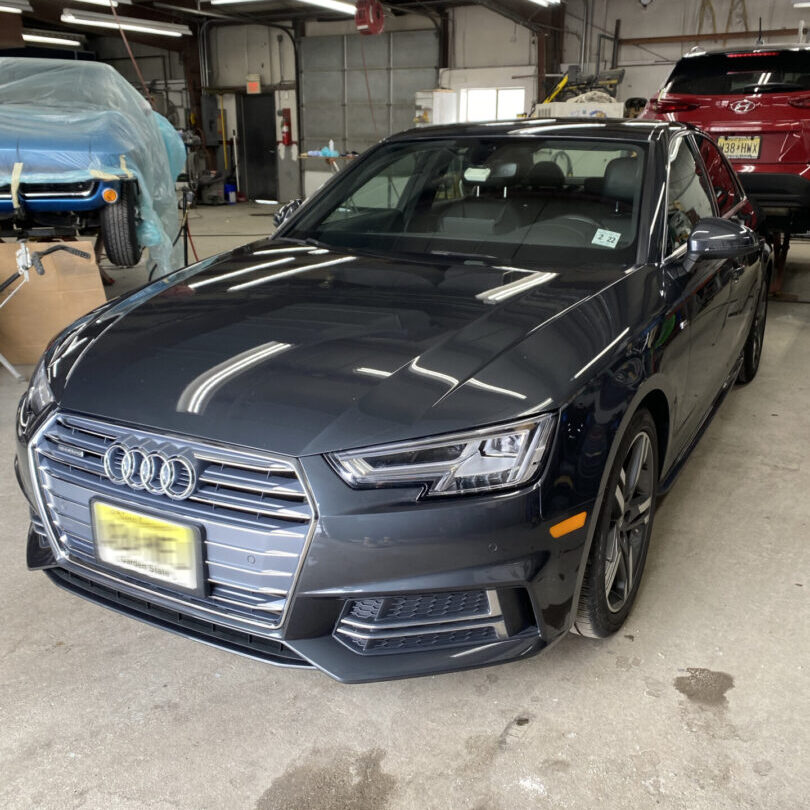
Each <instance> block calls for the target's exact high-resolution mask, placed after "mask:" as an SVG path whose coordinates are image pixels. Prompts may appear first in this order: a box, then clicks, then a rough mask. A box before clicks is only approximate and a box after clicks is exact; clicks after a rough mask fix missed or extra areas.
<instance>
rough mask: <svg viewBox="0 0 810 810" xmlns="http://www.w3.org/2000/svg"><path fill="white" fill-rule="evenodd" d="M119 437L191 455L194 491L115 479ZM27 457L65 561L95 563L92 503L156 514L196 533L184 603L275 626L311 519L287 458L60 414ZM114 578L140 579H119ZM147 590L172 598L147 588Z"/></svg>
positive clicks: (306, 498) (158, 586)
mask: <svg viewBox="0 0 810 810" xmlns="http://www.w3.org/2000/svg"><path fill="white" fill-rule="evenodd" d="M121 441H123V442H126V441H130V442H132V441H134V442H137V443H139V444H140V443H144V444H145V443H150V442H151V443H158V444H160V445H161V446H166V445H168V446H169V447H170V448H171V452H172V453H182V454H185V455H189V454H190V455H191V456H193V458H194V461H195V463H196V465H197V467H198V470H199V472H198V484H197V487H196V489H195V490H194V492H193V493H192V494H191V495H190V496H189V497H188V498H187V499H186V500H180V501H178V500H173V499H171V498H169V497H168V496H167V495H163V494H153V493H151V492H148V491H146V490H134V489H132V488H130V487H128V486H126V485H118V484H115V483H113V481H111V480H110V479H109V478H108V477H107V475H106V473H105V471H104V464H103V457H104V454H105V452H106V451H107V449H108V448H109V447H110V446H112V445H113V444H114V443H116V442H121ZM34 454H35V462H36V468H37V477H38V482H39V485H40V490H41V493H42V496H43V501H44V503H45V505H46V508H47V511H48V517H49V519H50V521H51V523H52V526H53V528H54V531H55V534H56V535H57V537H58V540H59V543H60V545H61V546H62V550H63V551H64V552H66V554H67V556H68V558H69V559H71V560H73V561H74V562H78V563H80V564H84V565H91V566H96V565H97V561H96V556H95V548H94V542H93V532H92V526H91V511H90V502H91V499H93V498H102V499H105V500H107V501H109V502H111V503H114V504H115V503H117V504H121V505H127V506H130V507H131V508H135V509H137V508H138V507H142V508H146V509H147V510H150V511H153V512H154V511H157V512H158V513H160V514H165V515H166V517H167V518H170V519H177V520H180V521H187V522H189V523H193V524H194V525H196V526H199V527H200V529H201V531H202V537H203V546H204V562H205V568H206V579H207V583H206V584H207V592H206V596H205V597H204V598H198V597H192V596H186V595H184V596H183V599H184V600H186V601H189V602H191V603H203V604H205V605H207V606H208V607H209V608H210V607H212V606H216V608H217V610H219V611H222V612H224V613H226V614H232V615H234V616H239V617H249V618H251V619H253V620H258V621H259V623H260V624H263V625H264V626H266V627H270V628H272V627H276V626H278V624H279V623H280V621H281V619H282V617H283V614H284V609H285V606H286V603H287V598H288V596H289V593H290V589H291V587H292V584H293V581H294V579H295V575H296V573H297V570H298V566H299V563H300V560H301V556H302V554H303V551H304V549H305V546H306V542H307V539H308V535H309V531H310V528H311V525H312V521H313V510H312V507H311V505H310V503H309V498H308V497H307V494H306V490H305V489H304V486H303V484H302V482H301V480H300V478H299V477H298V473H297V471H296V467H295V466H294V464H293V463H292V462H290V461H288V460H285V459H280V458H275V457H273V458H268V457H267V456H263V455H260V454H253V453H249V452H242V451H237V450H230V449H228V450H224V449H222V448H219V447H214V446H212V445H208V444H206V443H203V442H197V441H194V440H186V439H183V440H180V439H173V438H172V439H167V438H166V437H163V436H160V435H155V434H152V433H150V432H148V431H143V430H134V429H129V428H123V427H120V426H118V425H111V424H108V423H104V422H100V421H98V420H95V419H90V418H87V417H82V416H77V415H73V414H65V413H60V414H56V415H55V416H54V417H52V418H51V419H50V420H49V422H48V423H47V424H46V425H45V427H44V428H43V429H41V431H40V432H39V434H38V438H37V440H36V444H35V447H34ZM116 576H118V577H119V578H121V579H127V578H129V579H133V580H134V581H137V576H131V575H128V574H125V573H119V572H116ZM150 589H154V590H155V591H156V592H160V591H161V590H166V591H167V593H171V589H170V588H168V587H167V588H165V589H164V588H163V587H162V586H160V585H153V584H151V583H150ZM175 595H176V594H175Z"/></svg>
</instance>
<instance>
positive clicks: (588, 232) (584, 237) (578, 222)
mask: <svg viewBox="0 0 810 810" xmlns="http://www.w3.org/2000/svg"><path fill="white" fill-rule="evenodd" d="M542 224H543V225H544V226H545V227H547V228H554V230H555V231H565V232H566V233H569V234H572V235H573V236H574V243H575V244H582V245H587V244H589V243H590V241H591V239H593V234H594V229H599V228H601V227H602V226H601V225H600V224H599V223H598V222H597V221H596V220H594V219H591V218H590V217H586V216H582V215H580V214H566V215H563V216H559V217H553V218H552V219H548V220H546V221H545V222H543V223H542Z"/></svg>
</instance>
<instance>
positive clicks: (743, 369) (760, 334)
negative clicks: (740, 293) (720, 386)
mask: <svg viewBox="0 0 810 810" xmlns="http://www.w3.org/2000/svg"><path fill="white" fill-rule="evenodd" d="M767 318H768V276H765V278H764V279H763V281H762V289H761V290H760V291H759V298H758V299H757V311H756V313H755V314H754V321H753V323H752V324H751V329H750V331H749V332H748V338H747V339H746V341H745V347H744V348H743V357H742V365H741V366H740V372H739V374H738V375H737V383H738V384H740V385H744V384H745V383H749V382H751V380H753V379H754V377H756V376H757V371H759V359H760V357H762V344H763V342H764V341H765V321H766V320H767Z"/></svg>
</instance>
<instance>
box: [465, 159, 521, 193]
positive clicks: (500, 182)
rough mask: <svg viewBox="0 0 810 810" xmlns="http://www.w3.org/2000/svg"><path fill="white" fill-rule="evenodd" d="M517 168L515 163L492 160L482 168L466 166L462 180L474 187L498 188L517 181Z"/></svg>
mask: <svg viewBox="0 0 810 810" xmlns="http://www.w3.org/2000/svg"><path fill="white" fill-rule="evenodd" d="M518 168H519V167H518V164H517V163H516V162H515V161H505V160H493V161H491V162H488V163H486V164H485V165H483V166H468V167H467V168H466V169H465V170H464V179H465V180H466V181H467V182H468V183H472V184H473V185H476V186H488V187H492V186H494V187H498V188H500V187H501V186H507V185H511V184H512V183H515V182H516V181H517V176H518Z"/></svg>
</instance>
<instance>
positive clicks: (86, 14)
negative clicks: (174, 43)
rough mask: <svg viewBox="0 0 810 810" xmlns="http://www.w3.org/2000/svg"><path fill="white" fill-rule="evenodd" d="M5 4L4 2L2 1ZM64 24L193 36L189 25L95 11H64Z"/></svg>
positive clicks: (157, 34) (171, 35)
mask: <svg viewBox="0 0 810 810" xmlns="http://www.w3.org/2000/svg"><path fill="white" fill-rule="evenodd" d="M0 2H3V0H0ZM60 19H61V21H62V22H63V23H70V24H72V25H89V26H91V27H93V28H112V29H114V30H116V31H117V30H118V29H119V28H123V29H124V31H136V32H138V33H141V34H154V35H155V36H159V37H182V36H184V35H185V36H191V29H190V28H189V27H188V26H187V25H176V24H175V23H163V22H153V21H152V20H143V19H138V18H137V17H118V19H117V20H116V19H115V18H114V17H112V16H111V15H109V14H96V13H95V12H93V11H73V10H72V9H67V8H66V9H63V10H62V16H61V17H60Z"/></svg>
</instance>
